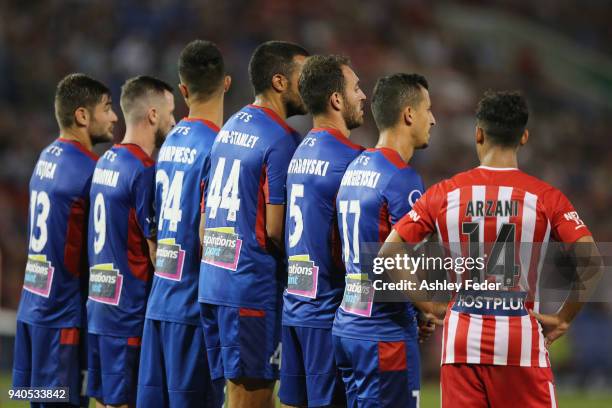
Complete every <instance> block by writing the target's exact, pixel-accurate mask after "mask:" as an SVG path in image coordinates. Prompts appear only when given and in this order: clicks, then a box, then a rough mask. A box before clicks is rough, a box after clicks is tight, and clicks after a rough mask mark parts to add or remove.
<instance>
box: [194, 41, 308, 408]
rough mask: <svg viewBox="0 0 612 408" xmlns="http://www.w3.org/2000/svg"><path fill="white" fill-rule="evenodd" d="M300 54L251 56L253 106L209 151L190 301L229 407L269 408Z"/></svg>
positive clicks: (299, 108) (271, 46) (294, 48)
mask: <svg viewBox="0 0 612 408" xmlns="http://www.w3.org/2000/svg"><path fill="white" fill-rule="evenodd" d="M307 55H308V52H307V51H306V50H304V49H303V48H302V47H300V46H298V45H295V44H292V43H287V42H282V41H270V42H266V43H263V44H261V45H260V46H259V47H257V49H256V50H255V52H254V53H253V56H252V57H251V61H250V63H249V76H250V79H251V84H252V86H253V90H254V93H255V102H254V103H253V104H251V105H247V106H245V107H244V108H242V109H241V110H240V111H238V112H237V113H235V114H234V115H233V116H232V117H231V118H230V119H229V120H228V121H227V123H226V124H225V125H224V126H223V128H222V129H221V130H220V131H219V134H218V135H217V138H216V140H215V143H214V145H213V147H212V150H211V154H210V173H209V182H208V184H207V185H206V197H205V202H204V205H203V210H204V214H203V215H202V216H203V217H205V230H204V238H203V250H202V265H201V269H200V284H199V295H198V300H199V302H200V303H201V319H202V324H203V328H204V339H205V341H206V347H207V352H208V359H209V365H210V367H211V375H212V377H213V379H217V378H222V377H225V378H226V379H228V380H229V382H228V386H227V392H228V399H229V404H230V406H231V407H263V406H272V404H273V401H272V390H273V387H274V381H275V380H276V379H277V378H278V361H279V360H280V307H281V306H280V305H281V301H282V289H283V287H284V283H285V278H283V275H284V274H283V272H282V271H283V269H284V267H283V265H284V262H283V258H282V248H283V241H284V235H283V227H284V212H285V199H286V198H285V196H286V192H285V180H286V177H287V167H288V166H289V160H291V156H292V155H293V152H294V151H295V148H296V147H297V143H298V135H297V133H296V132H295V131H294V130H293V129H291V128H290V127H289V125H287V123H286V122H285V119H286V118H288V117H290V116H292V115H299V114H304V113H305V112H306V108H305V107H304V104H303V102H302V99H301V97H300V95H299V92H298V89H297V87H298V85H297V83H298V77H299V75H300V72H301V70H302V66H303V64H304V61H305V60H306V56H307Z"/></svg>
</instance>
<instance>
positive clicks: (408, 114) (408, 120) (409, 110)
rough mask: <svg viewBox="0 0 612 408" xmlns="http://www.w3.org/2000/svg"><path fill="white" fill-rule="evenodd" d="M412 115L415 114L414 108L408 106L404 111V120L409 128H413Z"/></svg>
mask: <svg viewBox="0 0 612 408" xmlns="http://www.w3.org/2000/svg"><path fill="white" fill-rule="evenodd" d="M412 113H413V112H412V108H411V107H410V106H406V107H405V108H404V110H403V111H402V119H404V123H405V124H406V125H407V126H412V122H413V119H412Z"/></svg>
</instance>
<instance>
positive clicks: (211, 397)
mask: <svg viewBox="0 0 612 408" xmlns="http://www.w3.org/2000/svg"><path fill="white" fill-rule="evenodd" d="M224 385H225V380H224V379H223V378H221V379H218V380H215V381H214V382H211V379H210V371H209V368H208V361H207V359H206V347H205V344H204V337H203V334H202V328H201V327H200V326H193V325H190V324H182V323H174V322H167V321H160V320H153V319H145V324H144V331H143V334H142V351H141V354H140V374H139V376H138V402H137V406H138V407H143V408H145V407H147V408H148V407H152V408H154V407H202V408H218V407H221V406H222V405H223V401H224V399H225V396H224V395H223V387H224Z"/></svg>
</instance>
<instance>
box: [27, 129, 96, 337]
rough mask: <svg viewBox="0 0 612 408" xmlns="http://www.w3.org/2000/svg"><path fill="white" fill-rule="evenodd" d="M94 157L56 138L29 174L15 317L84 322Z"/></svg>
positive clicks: (54, 323) (53, 323)
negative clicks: (23, 260)
mask: <svg viewBox="0 0 612 408" xmlns="http://www.w3.org/2000/svg"><path fill="white" fill-rule="evenodd" d="M97 159H98V157H97V156H96V155H95V154H94V153H92V152H90V151H88V150H87V149H85V147H84V146H83V145H81V144H79V143H78V142H75V141H71V140H68V139H63V138H58V139H56V140H55V141H54V142H53V143H51V144H50V145H49V146H47V147H46V148H45V149H44V150H43V151H42V153H41V154H40V157H39V159H38V162H37V163H36V167H35V169H34V172H33V174H32V178H31V179H30V212H29V216H28V232H29V243H28V261H27V264H26V268H25V277H24V282H23V290H22V292H21V300H20V301H19V310H18V311H17V320H19V321H22V322H25V323H29V324H33V325H39V326H46V327H54V328H62V327H82V326H84V324H85V313H84V306H85V297H86V294H87V292H86V289H85V288H86V285H87V277H88V274H87V252H86V241H85V239H86V236H87V235H86V234H87V208H88V205H89V186H90V184H91V177H92V173H93V171H94V168H95V166H96V160H97Z"/></svg>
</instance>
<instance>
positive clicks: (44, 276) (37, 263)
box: [23, 254, 55, 298]
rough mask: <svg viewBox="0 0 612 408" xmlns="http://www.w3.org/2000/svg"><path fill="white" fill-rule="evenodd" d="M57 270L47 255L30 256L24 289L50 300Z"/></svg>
mask: <svg viewBox="0 0 612 408" xmlns="http://www.w3.org/2000/svg"><path fill="white" fill-rule="evenodd" d="M54 271H55V268H54V267H53V266H51V262H50V261H47V256H46V255H32V254H30V255H28V262H27V263H26V268H25V277H24V280H23V288H24V289H25V290H27V291H28V292H32V293H34V294H36V295H39V296H43V297H46V298H48V297H49V294H50V293H51V284H52V283H53V273H54Z"/></svg>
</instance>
